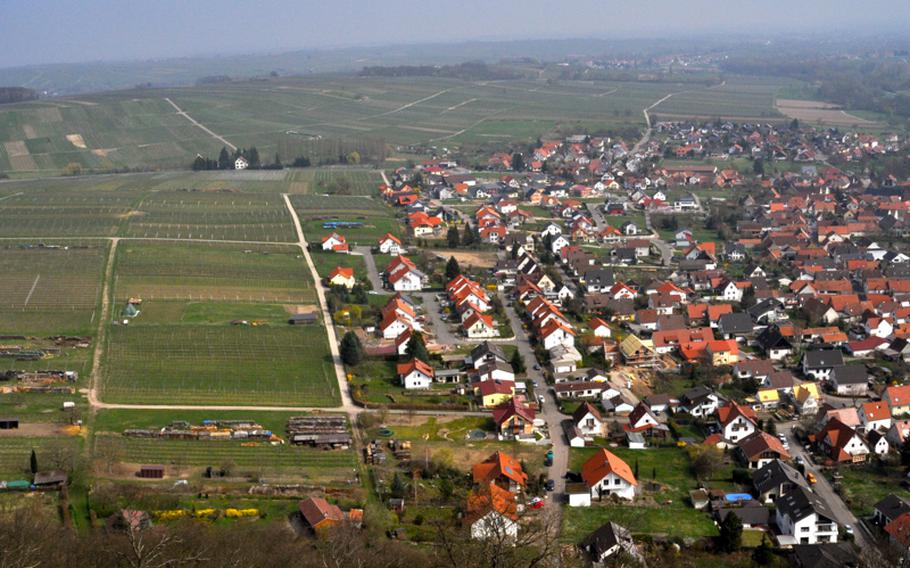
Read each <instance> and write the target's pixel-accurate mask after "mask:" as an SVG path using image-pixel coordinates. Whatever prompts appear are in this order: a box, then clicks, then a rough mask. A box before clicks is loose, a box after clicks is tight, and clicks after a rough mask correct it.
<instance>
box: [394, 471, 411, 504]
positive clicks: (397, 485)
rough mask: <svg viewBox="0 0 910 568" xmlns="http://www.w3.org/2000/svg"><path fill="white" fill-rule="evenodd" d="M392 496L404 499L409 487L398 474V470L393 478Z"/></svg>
mask: <svg viewBox="0 0 910 568" xmlns="http://www.w3.org/2000/svg"><path fill="white" fill-rule="evenodd" d="M391 490H392V497H394V498H396V499H402V498H403V497H404V495H405V493H406V492H407V490H408V488H407V487H406V486H405V483H404V480H403V479H402V478H401V476H400V475H398V472H397V471H396V472H395V477H393V478H392V488H391Z"/></svg>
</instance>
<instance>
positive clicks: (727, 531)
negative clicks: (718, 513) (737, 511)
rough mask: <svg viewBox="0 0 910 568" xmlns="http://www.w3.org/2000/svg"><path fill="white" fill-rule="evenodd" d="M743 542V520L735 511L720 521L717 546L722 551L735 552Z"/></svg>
mask: <svg viewBox="0 0 910 568" xmlns="http://www.w3.org/2000/svg"><path fill="white" fill-rule="evenodd" d="M742 543H743V522H742V521H741V520H740V519H739V517H737V516H736V515H734V514H733V513H727V516H726V517H725V518H724V520H723V521H721V523H720V535H719V536H718V537H717V547H718V548H719V549H720V550H721V551H722V552H728V553H729V552H735V551H736V550H739V547H740V546H742Z"/></svg>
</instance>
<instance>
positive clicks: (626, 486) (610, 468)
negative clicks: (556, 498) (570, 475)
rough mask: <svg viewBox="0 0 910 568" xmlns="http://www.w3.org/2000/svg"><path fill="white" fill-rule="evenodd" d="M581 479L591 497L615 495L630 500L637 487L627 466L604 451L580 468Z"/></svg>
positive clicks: (636, 481)
mask: <svg viewBox="0 0 910 568" xmlns="http://www.w3.org/2000/svg"><path fill="white" fill-rule="evenodd" d="M581 478H582V480H583V481H584V482H585V485H587V486H588V490H589V491H590V493H591V497H600V496H601V495H603V496H607V495H616V496H617V497H620V498H622V499H630V500H631V499H634V498H635V488H636V487H638V480H636V479H635V475H633V474H632V470H631V469H630V468H629V464H627V463H626V462H624V461H623V460H621V459H620V458H619V457H618V456H616V455H615V454H613V453H611V452H610V451H608V450H606V449H601V450H600V451H598V452H597V453H596V454H594V455H593V456H591V457H590V458H589V459H588V461H586V462H585V463H584V465H582V466H581Z"/></svg>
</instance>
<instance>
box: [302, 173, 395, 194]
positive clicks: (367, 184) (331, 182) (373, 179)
mask: <svg viewBox="0 0 910 568" xmlns="http://www.w3.org/2000/svg"><path fill="white" fill-rule="evenodd" d="M288 179H289V181H290V184H291V185H290V193H316V194H325V193H332V194H334V195H344V194H346V195H379V184H381V183H382V176H380V175H379V172H377V171H374V170H366V169H353V168H348V169H345V170H339V169H336V168H332V169H322V168H306V169H295V170H292V171H291V172H290V173H289V174H288ZM342 191H343V192H346V193H339V192H342Z"/></svg>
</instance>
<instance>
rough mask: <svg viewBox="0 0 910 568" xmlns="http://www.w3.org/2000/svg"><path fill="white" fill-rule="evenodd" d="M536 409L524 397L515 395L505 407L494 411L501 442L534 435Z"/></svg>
mask: <svg viewBox="0 0 910 568" xmlns="http://www.w3.org/2000/svg"><path fill="white" fill-rule="evenodd" d="M534 417H535V412H534V409H533V408H531V407H530V406H528V405H527V404H525V400H524V397H523V396H521V395H515V396H514V397H512V398H511V399H510V400H509V401H508V402H506V403H505V404H504V405H502V406H499V407H497V408H494V409H493V422H495V423H496V432H497V434H498V435H499V439H500V440H513V439H516V438H527V437H529V436H532V435H533V434H534Z"/></svg>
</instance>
